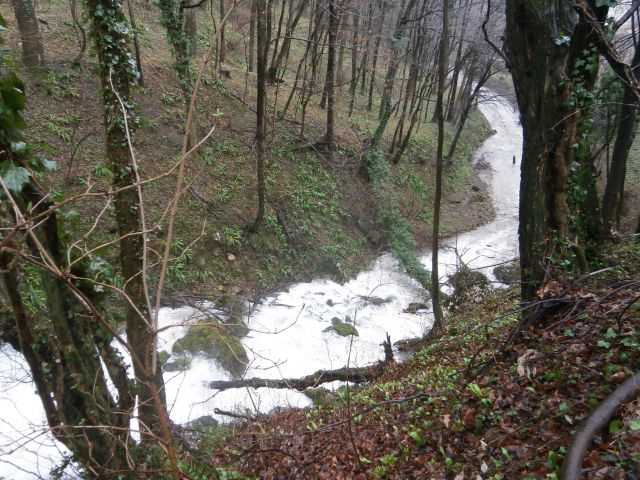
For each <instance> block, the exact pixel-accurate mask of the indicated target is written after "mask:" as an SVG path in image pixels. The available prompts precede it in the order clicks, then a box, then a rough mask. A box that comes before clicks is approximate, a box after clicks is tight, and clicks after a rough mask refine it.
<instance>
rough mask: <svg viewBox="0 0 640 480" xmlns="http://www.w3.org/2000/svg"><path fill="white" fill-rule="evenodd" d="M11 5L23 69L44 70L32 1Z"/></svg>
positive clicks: (40, 41) (25, 0) (42, 52)
mask: <svg viewBox="0 0 640 480" xmlns="http://www.w3.org/2000/svg"><path fill="white" fill-rule="evenodd" d="M11 3H12V4H13V11H14V13H15V16H16V22H17V23H18V30H19V32H20V43H21V44H22V63H23V65H24V67H25V68H28V69H36V70H37V69H40V68H44V47H43V45H42V37H41V36H40V27H39V25H38V18H37V17H36V9H35V8H34V6H33V2H32V0H12V2H11Z"/></svg>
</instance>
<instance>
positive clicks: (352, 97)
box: [349, 9, 360, 116]
mask: <svg viewBox="0 0 640 480" xmlns="http://www.w3.org/2000/svg"><path fill="white" fill-rule="evenodd" d="M352 16H353V39H352V41H351V84H350V87H349V116H351V115H353V107H354V105H355V102H356V88H357V87H358V48H359V47H358V34H359V33H360V32H359V30H360V12H358V11H357V10H355V9H354V10H353V11H352Z"/></svg>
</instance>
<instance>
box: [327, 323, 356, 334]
mask: <svg viewBox="0 0 640 480" xmlns="http://www.w3.org/2000/svg"><path fill="white" fill-rule="evenodd" d="M332 323H333V325H331V326H330V327H327V328H325V329H324V330H323V332H336V333H337V334H338V335H340V336H341V337H348V336H350V335H354V336H356V337H359V336H360V334H359V333H358V330H357V329H356V327H354V326H353V325H351V324H350V323H344V322H333V321H332Z"/></svg>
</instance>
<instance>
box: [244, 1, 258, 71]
mask: <svg viewBox="0 0 640 480" xmlns="http://www.w3.org/2000/svg"><path fill="white" fill-rule="evenodd" d="M257 8H258V0H251V17H250V18H249V52H248V54H249V58H248V59H247V70H248V71H249V72H253V70H254V56H255V50H256V18H257V16H258V9H257Z"/></svg>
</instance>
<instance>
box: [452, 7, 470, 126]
mask: <svg viewBox="0 0 640 480" xmlns="http://www.w3.org/2000/svg"><path fill="white" fill-rule="evenodd" d="M470 10H471V9H470V7H469V0H466V2H465V11H464V14H463V16H462V23H461V25H460V39H459V40H458V51H457V52H456V59H455V62H454V64H453V65H454V67H453V75H452V77H451V89H450V92H449V102H448V106H447V121H449V122H451V121H453V118H454V111H455V105H456V93H457V90H458V77H459V75H460V70H461V69H462V47H463V44H464V42H465V40H466V39H465V34H466V33H467V21H468V18H469V11H470Z"/></svg>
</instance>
